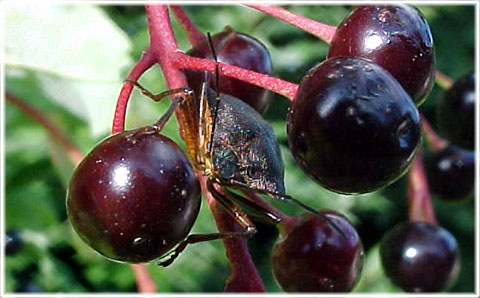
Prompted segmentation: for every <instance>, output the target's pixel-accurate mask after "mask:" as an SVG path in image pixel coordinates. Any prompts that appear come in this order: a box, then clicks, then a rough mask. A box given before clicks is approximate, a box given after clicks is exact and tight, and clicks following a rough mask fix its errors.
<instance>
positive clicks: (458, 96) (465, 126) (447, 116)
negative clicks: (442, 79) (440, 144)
mask: <svg viewBox="0 0 480 298" xmlns="http://www.w3.org/2000/svg"><path fill="white" fill-rule="evenodd" d="M437 120H438V125H439V128H440V133H441V134H442V135H444V136H445V137H446V138H447V139H448V140H449V141H450V142H452V143H453V144H455V145H457V146H460V147H462V148H464V149H470V150H474V149H475V74H474V73H472V74H468V75H465V76H463V77H461V78H460V79H458V80H457V81H455V83H454V84H453V85H452V87H451V88H450V89H448V91H447V92H446V93H445V95H444V96H443V97H442V98H441V99H440V100H439V101H438V102H437Z"/></svg>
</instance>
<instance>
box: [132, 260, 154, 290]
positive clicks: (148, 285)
mask: <svg viewBox="0 0 480 298" xmlns="http://www.w3.org/2000/svg"><path fill="white" fill-rule="evenodd" d="M131 268H132V270H133V274H134V275H135V280H136V281H137V289H138V292H140V293H155V292H156V291H157V285H156V284H155V282H154V281H153V279H152V277H151V276H150V273H149V272H148V270H147V266H145V265H143V264H133V265H131Z"/></svg>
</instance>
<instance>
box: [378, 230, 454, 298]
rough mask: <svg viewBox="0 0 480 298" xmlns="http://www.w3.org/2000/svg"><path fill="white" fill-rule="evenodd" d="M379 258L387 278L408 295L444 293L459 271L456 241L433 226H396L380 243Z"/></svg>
mask: <svg viewBox="0 0 480 298" xmlns="http://www.w3.org/2000/svg"><path fill="white" fill-rule="evenodd" d="M380 256H381V260H382V265H383V268H384V270H385V274H386V275H387V276H388V277H389V278H390V280H391V281H392V282H393V283H394V284H396V285H398V286H399V287H401V288H402V289H403V290H405V291H407V292H438V291H442V290H444V289H446V288H448V287H449V286H450V285H452V283H453V282H454V281H455V279H456V277H457V275H458V271H459V260H458V259H459V253H458V247H457V241H456V240H455V238H454V237H453V236H452V234H450V232H448V231H447V230H445V229H443V228H441V227H439V226H436V225H433V224H430V223H424V222H406V223H402V224H399V225H397V226H395V227H394V228H393V229H391V230H390V231H388V232H387V233H386V234H385V236H384V237H383V239H382V241H381V242H380Z"/></svg>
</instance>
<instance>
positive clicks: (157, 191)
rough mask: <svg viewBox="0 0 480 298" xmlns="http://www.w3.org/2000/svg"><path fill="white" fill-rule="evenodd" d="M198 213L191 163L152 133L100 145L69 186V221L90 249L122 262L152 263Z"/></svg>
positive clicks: (125, 136) (146, 131) (182, 235)
mask: <svg viewBox="0 0 480 298" xmlns="http://www.w3.org/2000/svg"><path fill="white" fill-rule="evenodd" d="M199 208H200V187H199V184H198V182H197V179H196V178H195V173H194V171H193V169H192V166H191V165H190V162H189V160H188V159H187V157H186V156H185V154H184V153H183V152H182V150H181V149H180V148H179V147H178V146H177V145H176V144H175V143H174V142H173V141H172V140H170V139H169V138H167V137H165V136H163V135H161V134H159V133H157V132H152V130H149V129H148V128H141V129H137V130H130V131H125V132H122V133H119V134H116V135H113V136H111V137H109V138H107V139H105V140H104V141H102V142H101V143H99V144H98V145H97V146H96V147H95V148H94V149H93V150H92V151H91V152H90V153H89V154H88V155H87V156H86V157H85V158H84V159H83V161H82V162H81V163H80V165H79V166H78V167H77V169H76V170H75V172H74V174H73V177H72V179H71V181H70V185H69V188H68V194H67V209H68V214H69V217H70V221H71V223H72V225H73V227H74V228H75V230H76V231H77V233H78V234H79V235H80V237H81V238H82V239H83V240H84V241H85V242H87V243H88V244H89V245H90V246H91V247H92V248H94V249H95V250H97V251H98V252H99V253H101V254H102V255H104V256H106V257H108V258H110V259H114V260H117V261H124V262H132V263H137V262H147V261H151V260H154V259H156V258H158V257H160V256H162V255H163V254H165V253H166V252H168V251H169V250H170V249H171V248H172V247H174V246H175V245H176V244H177V243H178V242H179V241H181V240H183V239H184V238H185V237H186V236H187V234H188V232H189V231H190V228H191V227H192V225H193V223H194V221H195V219H196V217H197V214H198V211H199Z"/></svg>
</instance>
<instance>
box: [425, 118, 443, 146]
mask: <svg viewBox="0 0 480 298" xmlns="http://www.w3.org/2000/svg"><path fill="white" fill-rule="evenodd" d="M422 128H423V133H424V135H425V137H426V139H427V141H428V144H429V146H430V149H431V150H432V151H435V152H438V151H441V150H443V149H445V147H447V145H448V142H447V141H446V140H444V139H442V138H441V137H440V136H439V135H437V134H436V133H435V131H434V130H433V128H432V126H431V125H430V123H429V122H428V121H427V119H426V118H425V116H423V115H422Z"/></svg>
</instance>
